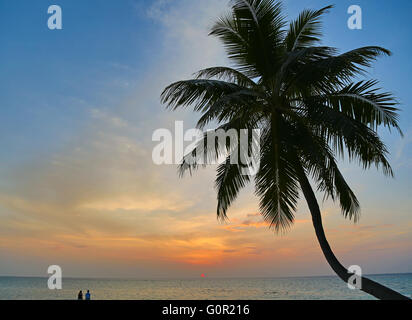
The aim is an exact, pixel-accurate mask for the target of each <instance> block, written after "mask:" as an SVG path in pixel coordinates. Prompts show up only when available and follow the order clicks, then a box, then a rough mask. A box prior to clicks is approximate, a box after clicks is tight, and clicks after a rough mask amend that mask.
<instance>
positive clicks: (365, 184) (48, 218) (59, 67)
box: [0, 0, 412, 278]
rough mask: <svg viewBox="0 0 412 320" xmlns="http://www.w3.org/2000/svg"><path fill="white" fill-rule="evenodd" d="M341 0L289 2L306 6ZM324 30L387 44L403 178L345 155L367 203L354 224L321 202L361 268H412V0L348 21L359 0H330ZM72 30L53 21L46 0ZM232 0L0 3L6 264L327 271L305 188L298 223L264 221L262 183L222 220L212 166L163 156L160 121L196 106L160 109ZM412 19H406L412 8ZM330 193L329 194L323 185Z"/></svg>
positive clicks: (379, 0) (350, 43)
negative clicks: (283, 226) (193, 168)
mask: <svg viewBox="0 0 412 320" xmlns="http://www.w3.org/2000/svg"><path fill="white" fill-rule="evenodd" d="M331 3H333V1H321V0H310V1H309V0H306V1H305V0H300V1H297V0H293V1H292V0H289V1H284V4H285V9H286V12H287V13H288V16H289V17H291V18H294V17H296V15H297V14H298V12H299V11H300V10H301V9H303V8H308V7H309V8H321V7H323V6H325V5H328V4H331ZM335 3H336V6H335V8H334V9H333V10H332V12H331V13H329V14H328V15H327V16H326V17H325V19H324V34H325V36H324V44H325V45H329V46H335V47H337V48H339V49H340V50H342V51H344V50H350V49H353V48H356V47H360V46H365V45H380V46H383V47H386V48H388V49H390V50H391V51H392V52H393V53H394V54H393V56H392V57H389V58H388V57H385V58H381V59H380V60H379V61H378V62H377V63H376V64H375V68H373V69H371V70H370V75H369V77H370V78H377V79H379V80H381V85H382V87H383V88H384V89H385V90H388V91H391V92H393V93H394V94H395V96H397V97H398V99H399V102H400V103H401V105H400V108H401V109H402V112H401V114H400V116H401V118H400V119H401V120H400V124H401V127H402V129H403V131H404V133H405V136H404V138H403V139H401V137H400V136H399V134H397V133H396V132H393V134H392V135H389V134H388V132H387V131H385V130H381V131H380V133H381V134H382V136H383V137H384V141H385V142H386V143H387V145H388V147H389V150H390V152H391V157H390V160H391V164H392V166H393V168H394V171H395V175H396V178H395V179H389V178H385V177H384V176H383V175H382V174H381V173H380V172H377V171H376V170H375V169H371V170H370V171H367V172H364V171H362V170H361V169H360V168H358V167H357V166H356V165H355V164H353V165H352V164H348V163H346V162H342V163H341V168H342V172H343V173H344V175H345V177H346V178H347V180H348V181H349V182H350V184H351V186H352V187H353V189H354V190H355V192H356V194H357V195H358V198H359V200H360V202H361V206H362V213H361V219H360V221H359V223H357V224H356V225H355V224H354V223H353V222H351V221H349V220H345V219H344V218H343V217H342V215H341V214H340V210H339V208H338V206H337V205H335V204H334V203H332V202H330V201H327V202H324V203H323V204H322V207H321V208H322V213H323V217H324V226H325V230H326V234H327V237H328V239H329V241H330V244H331V246H332V248H333V249H334V251H335V253H336V255H337V256H338V257H339V258H340V259H341V261H342V263H343V264H345V265H347V266H348V265H354V264H356V265H360V266H361V267H362V269H363V272H364V273H392V272H412V215H411V211H412V150H411V146H412V124H411V123H412V109H411V106H412V92H411V89H410V88H411V85H410V83H411V81H410V79H411V78H410V77H411V74H412V67H411V66H412V63H411V60H410V59H411V58H410V52H412V44H411V41H410V34H411V31H412V30H411V27H410V25H411V24H410V13H411V12H412V2H410V1H407V0H404V1H386V0H376V1H368V0H358V1H356V4H358V5H360V6H361V8H362V9H363V29H362V30H350V29H348V27H347V19H348V18H349V15H348V14H347V8H348V7H349V6H350V5H351V4H355V3H354V2H353V1H346V0H339V1H335ZM51 4H58V5H60V6H61V7H62V10H63V30H53V31H52V30H49V29H48V28H47V19H48V15H47V8H48V6H49V5H51ZM227 9H228V6H227V1H224V0H207V1H203V0H153V1H148V0H135V1H133V0H122V1H114V0H111V1H101V0H58V1H57V0H56V1H50V0H49V1H46V0H36V1H23V0H15V1H1V2H0V18H1V19H0V42H1V49H0V145H1V148H0V275H25V276H29V275H36V276H37V275H39V276H46V275H47V267H48V266H49V265H54V264H57V265H60V266H61V267H62V269H63V276H80V277H133V278H168V277H171V278H182V277H200V275H201V274H202V273H204V274H205V275H206V276H207V277H228V276H230V277H266V276H273V277H276V276H295V275H298V276H306V275H326V274H332V270H331V269H330V267H329V266H328V265H327V263H326V261H325V259H324V257H323V255H322V253H321V250H320V248H319V246H318V243H317V241H316V237H315V233H314V230H313V227H312V224H311V220H310V215H309V212H308V209H307V207H306V205H305V202H304V201H300V203H299V209H298V212H297V214H296V222H295V225H294V226H293V228H292V229H290V230H289V231H288V232H287V233H285V234H281V235H277V234H275V233H274V232H273V231H271V230H269V228H268V225H267V224H266V223H264V221H263V220H262V218H261V216H260V215H259V210H258V201H257V199H256V197H255V196H254V195H253V188H252V187H249V188H247V189H245V190H244V191H243V192H242V193H241V195H240V197H239V199H238V200H237V201H236V203H235V205H234V206H233V207H232V208H231V209H230V211H229V218H230V220H229V221H228V222H227V223H224V224H223V223H221V222H219V221H217V219H216V194H215V191H214V188H213V183H214V177H215V173H214V170H213V169H214V168H213V167H212V168H209V169H206V170H202V171H199V172H197V174H196V175H194V176H193V177H186V178H184V179H180V178H179V177H178V175H177V168H176V166H173V165H163V166H157V165H155V164H154V163H153V161H152V149H153V147H154V146H155V145H156V142H152V133H153V131H154V130H156V129H158V128H173V127H174V121H175V120H183V121H184V126H185V129H190V128H193V127H194V125H195V121H196V119H197V117H198V115H196V114H194V113H192V112H191V111H190V109H187V110H182V111H179V112H173V113H172V112H170V111H167V110H165V108H164V106H162V105H161V104H160V101H159V100H160V99H159V96H160V93H161V91H162V89H163V88H164V87H165V86H166V85H168V84H170V83H171V82H173V81H177V80H181V79H187V78H189V77H191V75H192V74H193V73H194V72H195V71H197V70H199V69H202V68H205V67H210V66H218V65H226V64H227V63H228V62H227V60H226V58H225V54H224V51H223V49H222V46H221V45H220V43H219V42H218V40H216V39H214V38H212V37H208V36H207V35H208V30H209V28H210V26H211V24H212V23H213V21H214V20H215V18H216V17H217V16H219V15H220V14H221V13H224V12H225V10H227ZM406 22H408V23H406ZM318 199H319V201H322V195H319V197H318Z"/></svg>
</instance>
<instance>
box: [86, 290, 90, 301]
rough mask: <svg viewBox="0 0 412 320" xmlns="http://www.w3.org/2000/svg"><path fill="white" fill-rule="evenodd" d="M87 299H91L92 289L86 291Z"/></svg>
mask: <svg viewBox="0 0 412 320" xmlns="http://www.w3.org/2000/svg"><path fill="white" fill-rule="evenodd" d="M86 300H90V291H89V290H87V292H86Z"/></svg>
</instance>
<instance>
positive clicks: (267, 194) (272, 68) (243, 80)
mask: <svg viewBox="0 0 412 320" xmlns="http://www.w3.org/2000/svg"><path fill="white" fill-rule="evenodd" d="M331 8H332V6H327V7H325V8H322V9H320V10H316V11H315V10H304V11H302V12H301V13H300V15H299V16H298V18H297V19H296V20H295V21H293V22H291V23H290V25H289V28H288V29H286V22H285V18H284V16H283V15H282V7H281V3H280V2H276V1H274V0H233V1H232V10H231V12H230V13H229V14H227V15H225V16H222V17H221V18H219V19H218V20H217V22H216V23H215V24H214V26H213V27H212V30H211V32H210V35H213V36H216V37H218V38H219V39H220V40H221V41H222V42H223V44H224V47H225V49H226V52H227V55H228V58H229V60H230V61H231V62H232V64H233V66H232V67H213V68H208V69H204V70H201V71H199V72H198V73H197V74H196V76H195V79H192V80H186V81H179V82H176V83H173V84H171V85H170V86H168V87H167V88H166V89H165V90H164V91H163V93H162V95H161V99H162V103H165V104H167V106H168V108H170V109H172V110H175V109H176V108H179V107H187V106H189V105H192V106H193V107H194V110H195V111H197V112H200V113H201V114H202V116H201V118H200V119H199V121H198V127H199V128H205V126H206V125H208V124H213V123H218V125H219V126H218V129H226V130H228V129H235V130H240V129H248V130H252V129H260V130H261V132H262V134H261V140H260V141H261V145H262V147H261V149H260V153H259V157H260V167H259V169H258V172H257V173H256V175H255V176H251V175H244V174H242V169H243V168H242V166H244V164H232V161H231V157H233V156H234V155H235V153H239V152H249V151H250V148H249V147H248V148H247V150H245V149H242V150H243V151H241V150H240V148H239V147H237V148H231V147H228V146H227V145H223V146H222V145H216V146H214V147H212V148H211V147H209V148H207V146H206V139H207V135H208V134H209V133H210V131H208V132H207V133H206V134H205V135H204V139H203V140H202V141H200V142H199V146H200V145H202V146H203V147H205V148H207V157H208V159H211V158H215V159H216V158H218V157H219V156H222V154H224V155H226V161H223V162H222V163H221V164H219V166H218V168H217V177H216V184H215V185H216V189H217V202H218V204H217V215H218V217H219V218H221V219H225V218H226V213H227V210H228V208H229V206H230V205H231V204H232V203H233V201H234V200H235V199H236V197H237V195H238V193H239V190H240V189H241V188H243V187H244V186H246V185H247V184H248V183H249V182H251V181H252V180H254V185H255V190H256V195H257V196H258V197H259V198H260V211H261V214H262V215H263V217H264V218H265V220H267V221H268V222H270V225H271V226H272V227H273V229H274V230H276V231H278V232H279V231H285V230H286V229H288V227H290V226H291V225H292V224H293V221H294V212H295V210H296V205H297V201H298V197H299V191H300V190H301V191H302V193H303V195H304V197H305V199H306V201H307V204H308V207H309V209H310V213H311V216H312V221H313V226H314V228H315V232H316V236H317V238H318V241H319V244H320V247H321V249H322V251H323V254H324V255H325V257H326V260H327V261H328V263H329V264H330V266H331V267H332V269H333V270H334V271H335V272H336V274H337V275H338V276H339V277H340V278H341V279H342V280H343V281H345V282H348V280H349V278H350V277H351V276H352V274H351V273H349V272H348V270H347V269H346V268H345V267H344V266H343V265H342V264H341V263H340V262H339V261H338V259H337V258H336V256H335V255H334V253H333V252H332V249H331V247H330V246H329V244H328V241H327V239H326V236H325V232H324V230H323V226H322V216H321V212H320V209H319V205H318V202H317V199H316V197H315V193H314V190H313V189H312V186H311V183H310V182H309V179H312V180H313V183H315V184H316V186H317V190H318V191H320V192H323V193H324V194H325V196H326V197H330V198H331V199H333V200H334V201H335V200H336V201H338V202H339V204H340V207H341V209H342V213H343V215H344V217H345V218H349V219H353V220H354V221H355V222H356V221H357V220H358V218H359V202H358V200H357V198H356V196H355V194H354V193H353V191H352V190H351V188H350V187H349V185H348V184H347V182H346V181H345V179H344V177H343V175H342V173H341V172H340V171H339V168H338V165H337V158H339V157H343V156H347V157H348V159H349V160H350V161H357V162H359V163H360V164H361V165H362V166H363V168H364V169H366V168H369V167H370V166H371V165H375V166H376V167H378V168H380V169H382V171H383V173H384V174H385V175H387V176H393V172H392V169H391V166H390V164H389V163H388V160H387V154H388V151H387V149H386V147H385V145H384V143H383V142H382V141H381V139H380V138H379V136H378V134H377V128H378V127H379V126H384V127H387V128H389V129H391V128H394V129H396V130H398V131H399V132H400V134H401V135H402V132H401V130H400V128H399V126H398V120H397V117H398V115H397V111H398V109H397V108H396V105H397V102H396V101H395V99H394V97H393V96H392V95H391V94H390V93H386V92H380V88H377V87H376V85H377V83H378V82H377V81H376V80H368V81H358V82H355V81H354V80H353V79H354V78H355V77H356V76H359V75H364V68H365V67H369V66H370V65H371V62H372V61H374V60H375V59H376V58H377V57H378V56H381V55H387V56H389V55H390V54H391V53H390V51H388V50H387V49H384V48H381V47H377V46H368V47H362V48H358V49H354V50H351V51H349V52H345V53H342V54H339V53H338V51H337V49H335V48H332V47H327V46H320V45H319V41H320V37H321V21H320V18H321V16H322V15H323V14H324V13H326V12H327V11H328V10H329V9H331ZM251 144H253V142H251ZM188 156H196V150H193V152H191V153H189V154H188V155H186V156H185V158H184V159H183V161H182V163H181V164H180V167H179V169H180V173H181V174H183V173H184V172H185V171H187V170H189V171H190V173H191V172H192V170H194V169H196V168H198V167H199V166H200V165H199V163H198V162H196V161H194V162H189V161H187V159H188V158H187V157H188ZM361 280H362V288H361V290H363V291H365V292H367V293H369V294H371V295H373V296H375V297H376V298H379V299H408V298H407V297H405V296H403V295H401V294H399V293H397V292H395V291H393V290H391V289H389V288H387V287H385V286H383V285H381V284H379V283H376V282H374V281H372V280H370V279H367V278H365V277H361Z"/></svg>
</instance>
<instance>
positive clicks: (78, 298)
mask: <svg viewBox="0 0 412 320" xmlns="http://www.w3.org/2000/svg"><path fill="white" fill-rule="evenodd" d="M77 300H83V291H82V290H80V291H79V294H78V295H77ZM85 300H90V291H89V290H87V292H86V294H85Z"/></svg>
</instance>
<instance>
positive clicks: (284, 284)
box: [0, 274, 412, 300]
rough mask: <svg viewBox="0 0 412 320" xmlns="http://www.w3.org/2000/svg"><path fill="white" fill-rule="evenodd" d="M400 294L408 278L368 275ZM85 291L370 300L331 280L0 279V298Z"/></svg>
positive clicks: (96, 294)
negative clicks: (57, 283) (59, 283)
mask: <svg viewBox="0 0 412 320" xmlns="http://www.w3.org/2000/svg"><path fill="white" fill-rule="evenodd" d="M369 278H371V279H373V280H376V281H378V282H380V283H382V284H384V285H387V286H389V287H390V288H392V289H394V290H397V291H399V292H401V293H403V294H404V295H407V296H409V297H411V295H412V274H388V275H373V276H369ZM80 289H82V290H83V291H85V290H87V289H90V291H91V293H92V299H99V300H116V299H124V300H130V299H131V300H133V299H138V300H141V299H143V300H144V299H148V300H152V299H162V300H163V299H166V300H167V299H176V300H180V299H184V300H186V299H188V300H191V299H200V300H208V299H209V300H213V299H222V300H224V299H233V300H239V299H244V300H249V299H259V300H265V299H270V300H276V299H372V298H371V297H370V296H369V295H367V294H365V293H363V292H361V291H359V290H350V289H348V288H347V286H346V285H345V283H343V282H342V281H341V280H339V279H338V278H337V277H334V276H325V277H299V278H267V279H263V278H253V279H207V278H205V279H192V280H118V279H116V280H115V279H73V278H72V279H63V289H62V290H53V291H52V290H49V289H48V288H47V279H46V278H25V277H0V299H2V300H5V299H24V300H30V299H36V300H42V299H76V297H77V293H78V291H79V290H80Z"/></svg>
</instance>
